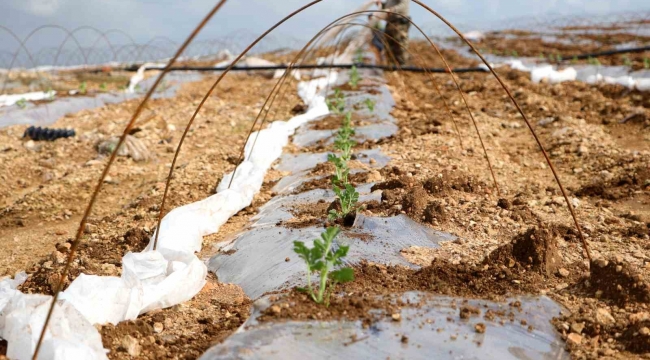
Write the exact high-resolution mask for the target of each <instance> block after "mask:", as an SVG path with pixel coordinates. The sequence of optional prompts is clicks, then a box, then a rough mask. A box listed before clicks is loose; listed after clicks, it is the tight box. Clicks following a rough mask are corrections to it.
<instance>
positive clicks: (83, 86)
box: [79, 81, 88, 95]
mask: <svg viewBox="0 0 650 360" xmlns="http://www.w3.org/2000/svg"><path fill="white" fill-rule="evenodd" d="M87 89H88V84H86V82H85V81H84V82H82V83H81V84H79V93H80V94H81V95H86V90H87Z"/></svg>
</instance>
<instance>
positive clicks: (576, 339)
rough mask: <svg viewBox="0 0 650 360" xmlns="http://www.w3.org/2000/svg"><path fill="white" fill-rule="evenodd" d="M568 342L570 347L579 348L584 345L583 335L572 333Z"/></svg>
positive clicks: (568, 337)
mask: <svg viewBox="0 0 650 360" xmlns="http://www.w3.org/2000/svg"><path fill="white" fill-rule="evenodd" d="M566 342H567V343H568V344H569V345H570V346H578V345H580V344H582V335H580V334H576V333H571V334H569V336H567V339H566Z"/></svg>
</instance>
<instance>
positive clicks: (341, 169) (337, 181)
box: [327, 154, 350, 186]
mask: <svg viewBox="0 0 650 360" xmlns="http://www.w3.org/2000/svg"><path fill="white" fill-rule="evenodd" d="M327 161H329V162H331V163H332V164H334V177H333V178H332V185H333V186H337V185H339V186H344V185H345V184H347V183H348V175H349V174H350V169H349V168H348V164H347V161H345V160H344V159H343V157H342V156H341V157H338V156H336V155H334V154H329V155H327Z"/></svg>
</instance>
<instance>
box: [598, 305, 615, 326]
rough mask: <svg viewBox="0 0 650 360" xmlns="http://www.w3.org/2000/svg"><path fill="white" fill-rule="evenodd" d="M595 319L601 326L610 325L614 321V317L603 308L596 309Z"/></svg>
mask: <svg viewBox="0 0 650 360" xmlns="http://www.w3.org/2000/svg"><path fill="white" fill-rule="evenodd" d="M596 321H597V322H598V323H599V324H600V325H603V326H610V325H614V324H615V323H616V319H614V317H613V316H612V314H610V313H609V311H607V309H604V308H599V309H598V310H596Z"/></svg>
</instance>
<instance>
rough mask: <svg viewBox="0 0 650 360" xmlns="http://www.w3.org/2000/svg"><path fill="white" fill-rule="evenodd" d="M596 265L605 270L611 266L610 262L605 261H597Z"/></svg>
mask: <svg viewBox="0 0 650 360" xmlns="http://www.w3.org/2000/svg"><path fill="white" fill-rule="evenodd" d="M594 264H596V266H598V267H600V268H604V267H605V266H607V265H609V261H607V260H605V259H597V260H595V261H594Z"/></svg>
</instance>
